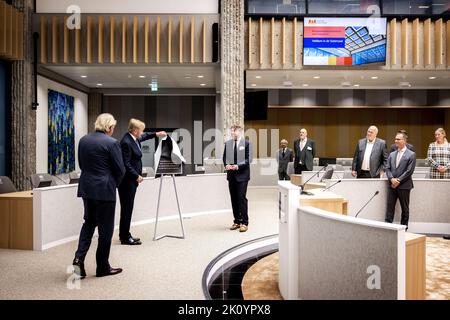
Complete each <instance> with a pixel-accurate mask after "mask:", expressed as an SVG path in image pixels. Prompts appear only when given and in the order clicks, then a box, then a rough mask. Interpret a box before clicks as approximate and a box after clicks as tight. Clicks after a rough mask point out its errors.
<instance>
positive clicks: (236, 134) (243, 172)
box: [223, 126, 252, 232]
mask: <svg viewBox="0 0 450 320" xmlns="http://www.w3.org/2000/svg"><path fill="white" fill-rule="evenodd" d="M241 131H242V130H241V127H240V126H232V127H231V137H232V139H231V140H228V141H227V142H225V149H224V151H223V164H224V166H225V170H226V171H227V180H228V188H229V190H230V197H231V206H232V208H233V216H234V223H233V225H232V226H231V228H230V230H237V229H239V231H240V232H246V231H247V230H248V201H247V186H248V182H249V181H250V163H251V162H252V150H251V144H250V142H249V141H246V140H245V139H244V138H243V137H242V132H241Z"/></svg>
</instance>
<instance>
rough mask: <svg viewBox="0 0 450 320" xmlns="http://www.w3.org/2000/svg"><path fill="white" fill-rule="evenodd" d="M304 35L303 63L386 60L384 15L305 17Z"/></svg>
mask: <svg viewBox="0 0 450 320" xmlns="http://www.w3.org/2000/svg"><path fill="white" fill-rule="evenodd" d="M303 35H304V38H303V39H304V42H303V64H304V65H306V66H355V65H362V64H368V63H384V62H385V61H386V18H373V17H368V18H305V24H304V32H303Z"/></svg>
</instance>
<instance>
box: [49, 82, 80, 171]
mask: <svg viewBox="0 0 450 320" xmlns="http://www.w3.org/2000/svg"><path fill="white" fill-rule="evenodd" d="M73 115H74V97H71V96H68V95H66V94H64V93H60V92H57V91H53V90H48V173H50V174H52V175H57V174H62V173H69V172H72V171H74V170H75V124H74V119H73Z"/></svg>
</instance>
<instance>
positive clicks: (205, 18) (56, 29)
mask: <svg viewBox="0 0 450 320" xmlns="http://www.w3.org/2000/svg"><path fill="white" fill-rule="evenodd" d="M0 3H2V2H0ZM0 13H1V14H2V13H3V11H1V10H0ZM36 17H37V19H35V21H36V22H35V25H34V30H35V31H36V32H39V34H40V48H39V53H40V55H39V61H40V63H41V64H47V63H52V64H62V65H64V64H66V65H77V64H114V63H117V62H120V63H121V64H183V63H190V64H206V63H212V56H213V47H212V46H213V41H212V40H213V39H212V38H213V37H212V26H213V24H214V23H219V20H220V17H219V15H194V16H192V15H181V16H180V15H178V16H170V15H112V16H111V15H108V16H105V15H95V14H83V15H82V17H81V29H75V30H69V29H68V28H67V23H66V22H67V18H68V16H67V15H65V14H37V15H36ZM18 19H20V17H19V18H18ZM1 21H2V23H0V27H1V28H2V29H1V30H3V29H4V27H3V26H5V25H6V23H4V19H3V20H1ZM17 21H19V20H17ZM11 39H12V38H11ZM15 39H18V38H17V37H15ZM1 40H3V39H1ZM5 41H6V39H5ZM2 48H3V43H0V49H2ZM18 52H20V51H18Z"/></svg>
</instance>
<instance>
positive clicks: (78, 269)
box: [72, 258, 86, 279]
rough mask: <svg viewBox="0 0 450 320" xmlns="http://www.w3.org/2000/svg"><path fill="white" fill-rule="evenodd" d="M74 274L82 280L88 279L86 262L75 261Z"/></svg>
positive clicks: (76, 259) (77, 259)
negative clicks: (85, 267)
mask: <svg viewBox="0 0 450 320" xmlns="http://www.w3.org/2000/svg"><path fill="white" fill-rule="evenodd" d="M72 265H73V273H74V274H76V275H77V276H78V277H79V278H80V279H84V278H86V270H85V269H84V262H83V261H82V260H81V259H80V258H75V259H73V262H72Z"/></svg>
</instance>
